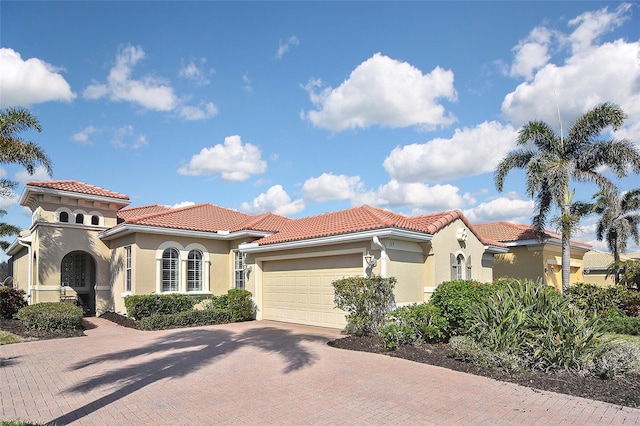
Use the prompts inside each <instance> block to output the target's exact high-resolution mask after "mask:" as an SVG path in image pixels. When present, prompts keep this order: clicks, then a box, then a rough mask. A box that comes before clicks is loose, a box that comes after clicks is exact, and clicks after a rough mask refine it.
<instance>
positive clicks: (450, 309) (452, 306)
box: [429, 280, 506, 336]
mask: <svg viewBox="0 0 640 426" xmlns="http://www.w3.org/2000/svg"><path fill="white" fill-rule="evenodd" d="M505 281H506V280H499V281H496V283H494V284H483V283H480V282H478V281H472V280H462V281H447V282H443V283H442V284H440V285H439V286H438V287H437V288H436V290H435V292H434V293H433V295H432V296H431V298H430V299H429V304H430V305H432V306H436V307H437V308H439V309H440V313H441V315H442V316H443V317H444V318H445V319H446V320H447V321H448V322H449V333H450V335H452V336H453V335H464V334H467V333H468V331H469V328H470V327H471V326H472V325H473V307H474V306H478V305H482V304H484V303H486V302H487V300H488V299H489V298H490V297H491V296H493V295H494V294H495V293H496V291H497V289H498V288H500V287H501V286H502V285H503V284H504V282H505Z"/></svg>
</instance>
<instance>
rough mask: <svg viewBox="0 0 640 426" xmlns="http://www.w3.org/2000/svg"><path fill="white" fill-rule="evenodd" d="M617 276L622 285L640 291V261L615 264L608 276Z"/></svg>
mask: <svg viewBox="0 0 640 426" xmlns="http://www.w3.org/2000/svg"><path fill="white" fill-rule="evenodd" d="M614 274H617V275H618V278H619V279H620V285H623V286H627V287H628V288H632V289H636V290H640V260H635V259H627V260H619V261H617V262H613V263H612V264H611V266H609V269H608V270H607V276H610V275H614Z"/></svg>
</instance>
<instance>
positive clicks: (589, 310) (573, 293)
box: [565, 283, 640, 317]
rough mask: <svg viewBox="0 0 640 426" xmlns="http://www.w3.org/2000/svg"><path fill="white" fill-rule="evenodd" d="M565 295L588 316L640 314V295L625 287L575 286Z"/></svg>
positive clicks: (580, 284) (581, 284)
mask: <svg viewBox="0 0 640 426" xmlns="http://www.w3.org/2000/svg"><path fill="white" fill-rule="evenodd" d="M565 295H566V296H567V298H568V300H569V302H570V303H571V304H572V305H573V306H575V307H577V308H579V309H581V310H582V311H584V312H585V313H586V314H587V315H593V314H596V315H599V316H601V317H604V316H607V315H609V312H611V311H616V312H619V313H620V314H621V315H625V316H636V315H638V314H639V313H640V312H639V310H640V293H638V292H637V291H634V290H629V289H628V288H627V287H625V286H623V285H618V286H612V287H600V286H597V285H594V284H583V283H579V284H575V285H572V286H571V287H569V288H568V289H567V290H566V292H565Z"/></svg>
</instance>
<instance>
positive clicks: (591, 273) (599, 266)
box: [583, 250, 640, 286]
mask: <svg viewBox="0 0 640 426" xmlns="http://www.w3.org/2000/svg"><path fill="white" fill-rule="evenodd" d="M620 260H640V253H628V254H622V255H620ZM612 263H613V254H611V253H606V252H601V251H597V250H590V251H588V252H587V253H585V255H584V259H583V268H584V282H585V283H589V284H596V285H600V286H611V285H614V284H615V282H614V278H613V275H611V276H607V271H608V269H609V266H610V265H611V264H612Z"/></svg>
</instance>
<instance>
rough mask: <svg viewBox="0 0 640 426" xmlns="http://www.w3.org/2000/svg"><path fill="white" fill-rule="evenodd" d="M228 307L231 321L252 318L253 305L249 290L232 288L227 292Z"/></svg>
mask: <svg viewBox="0 0 640 426" xmlns="http://www.w3.org/2000/svg"><path fill="white" fill-rule="evenodd" d="M227 303H228V308H229V310H230V311H231V321H233V322H238V321H247V320H250V319H253V315H254V313H255V305H254V304H253V300H252V299H251V292H250V291H249V290H242V289H239V288H232V289H230V290H229V291H228V292H227Z"/></svg>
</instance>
